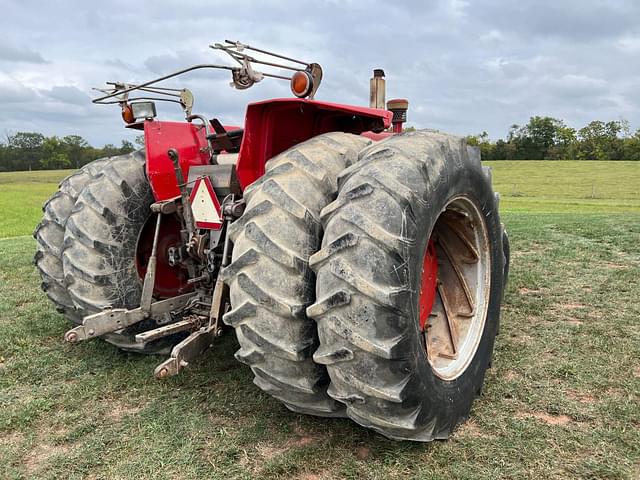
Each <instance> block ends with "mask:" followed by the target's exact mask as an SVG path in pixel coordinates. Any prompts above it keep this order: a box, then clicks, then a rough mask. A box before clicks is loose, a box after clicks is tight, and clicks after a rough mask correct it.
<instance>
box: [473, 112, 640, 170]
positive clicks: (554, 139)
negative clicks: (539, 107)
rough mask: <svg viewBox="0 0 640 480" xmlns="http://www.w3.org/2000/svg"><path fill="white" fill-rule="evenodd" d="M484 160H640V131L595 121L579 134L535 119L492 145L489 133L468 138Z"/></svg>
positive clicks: (625, 124)
mask: <svg viewBox="0 0 640 480" xmlns="http://www.w3.org/2000/svg"><path fill="white" fill-rule="evenodd" d="M467 142H468V143H470V144H472V145H476V146H479V147H480V150H481V152H482V159H483V160H640V129H638V130H637V131H636V132H635V133H633V134H632V133H631V129H630V127H629V122H627V121H626V120H614V121H610V122H603V121H600V120H594V121H593V122H590V123H589V124H587V125H586V126H584V127H583V128H580V129H578V130H576V129H575V128H571V127H568V126H566V125H565V124H564V122H563V121H562V120H558V119H557V118H552V117H539V116H535V117H531V118H530V119H529V122H528V123H527V124H526V125H523V126H520V125H512V126H511V128H510V129H509V133H508V134H507V137H506V138H505V139H504V140H503V139H500V140H497V141H495V142H494V141H492V140H491V139H489V135H488V134H487V132H482V133H481V134H479V135H471V136H469V137H467Z"/></svg>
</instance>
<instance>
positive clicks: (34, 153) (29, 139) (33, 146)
mask: <svg viewBox="0 0 640 480" xmlns="http://www.w3.org/2000/svg"><path fill="white" fill-rule="evenodd" d="M43 143H44V135H42V134H41V133H35V132H18V133H16V134H14V135H8V136H7V144H8V146H9V148H11V149H14V150H17V151H19V152H20V156H21V159H20V163H23V164H24V165H25V166H26V167H27V170H31V169H32V168H33V167H34V166H36V165H38V163H39V161H40V159H41V158H42V144H43Z"/></svg>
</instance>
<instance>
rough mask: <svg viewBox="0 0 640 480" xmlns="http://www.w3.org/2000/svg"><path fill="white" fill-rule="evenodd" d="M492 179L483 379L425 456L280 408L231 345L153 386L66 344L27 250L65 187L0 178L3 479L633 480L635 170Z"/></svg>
mask: <svg viewBox="0 0 640 480" xmlns="http://www.w3.org/2000/svg"><path fill="white" fill-rule="evenodd" d="M493 166H494V183H495V185H496V189H497V190H499V191H502V193H503V198H502V211H503V221H504V222H505V223H506V224H507V228H508V230H509V234H510V238H511V242H512V252H513V254H512V274H511V281H510V284H509V287H508V291H507V294H506V298H505V303H504V308H503V317H502V324H501V331H500V335H499V337H498V340H497V344H496V351H495V357H494V363H493V368H492V369H490V370H489V372H488V375H487V379H486V382H485V388H484V392H483V395H482V396H481V397H480V399H479V400H478V401H477V402H476V403H475V404H474V408H473V411H472V415H471V420H470V421H469V422H467V423H466V424H464V425H463V426H462V427H461V428H459V429H458V430H457V431H456V433H455V434H454V435H453V437H452V438H451V439H450V440H449V441H445V442H435V443H431V444H411V443H397V442H392V441H388V440H386V439H384V438H383V437H381V436H379V435H377V434H375V433H372V432H369V431H367V430H364V429H361V428H359V427H358V426H356V425H355V424H353V423H351V422H350V421H348V420H341V419H331V420H328V419H318V418H312V417H306V416H301V415H295V414H292V413H290V412H288V411H287V410H285V409H284V407H282V406H281V405H279V404H278V402H276V401H275V400H272V399H271V398H270V397H268V396H266V395H264V394H262V393H261V392H260V391H259V390H258V389H257V388H256V387H254V386H253V384H252V383H251V378H252V376H251V373H250V371H249V369H248V368H247V367H245V366H244V365H241V364H239V363H238V362H236V361H235V360H234V359H233V356H232V354H233V352H234V350H235V349H236V348H237V344H236V341H235V339H234V338H233V335H227V336H225V337H223V338H221V339H219V340H218V341H217V342H216V344H215V345H214V348H213V349H212V350H210V351H209V352H208V353H207V354H206V355H205V357H204V358H202V360H201V361H200V362H199V363H198V364H197V365H193V368H191V369H189V370H187V371H186V372H185V373H184V374H182V375H181V376H179V377H177V378H174V379H170V380H169V381H165V382H158V381H155V380H153V379H152V378H151V372H152V370H153V367H154V366H155V365H156V364H157V363H158V362H159V360H160V359H158V358H153V357H141V356H137V355H133V354H125V353H122V352H119V351H117V350H116V349H115V348H113V347H111V346H109V345H108V344H105V343H103V342H100V341H96V342H93V343H91V342H89V343H85V344H81V345H78V346H74V347H72V346H69V345H66V344H64V343H63V342H62V335H63V333H64V331H65V329H66V328H67V324H66V322H65V320H64V319H63V318H62V317H61V316H60V315H59V314H57V313H56V312H55V310H54V309H53V307H52V305H51V304H50V303H49V302H48V301H47V300H46V298H45V297H44V295H43V294H42V292H41V291H40V290H39V288H38V278H37V274H36V272H35V271H34V267H33V266H32V264H31V257H32V255H33V251H34V248H35V247H34V241H33V239H32V238H31V237H30V236H26V235H29V234H30V233H31V231H32V230H33V227H34V225H35V223H36V222H37V221H38V219H39V217H40V212H39V204H40V203H41V202H42V201H43V200H44V199H45V198H46V197H47V196H48V195H49V194H50V193H51V192H52V191H53V190H54V189H55V183H56V182H57V181H58V180H59V178H60V177H61V176H63V174H60V173H59V172H55V173H47V172H43V173H42V174H31V175H29V176H27V174H18V175H16V174H0V184H2V185H1V186H0V190H1V191H0V212H1V213H0V215H1V217H0V254H1V255H2V259H3V262H2V264H1V266H0V285H1V287H0V288H1V290H0V478H2V479H4V478H94V479H98V478H136V479H146V478H150V479H151V478H153V479H165V478H166V479H173V478H221V479H222V478H283V479H285V478H302V479H306V480H312V479H329V478H353V479H356V478H357V479H360V478H376V479H400V478H416V479H418V478H420V479H423V478H425V479H438V478H443V479H451V478H535V479H538V478H545V479H555V478H558V479H560V478H640V301H639V300H638V299H639V298H640V281H639V280H640V197H639V193H638V190H639V189H640V163H637V164H633V163H631V162H585V163H578V162H494V163H493ZM593 182H596V187H595V194H594V195H592V190H593ZM514 185H515V187H514ZM592 197H595V198H592Z"/></svg>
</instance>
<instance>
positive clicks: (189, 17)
mask: <svg viewBox="0 0 640 480" xmlns="http://www.w3.org/2000/svg"><path fill="white" fill-rule="evenodd" d="M0 12H1V13H0V133H2V132H9V133H14V132H17V131H39V132H42V133H44V134H46V135H59V136H63V135H68V134H80V135H82V136H84V137H85V138H86V139H88V140H89V141H90V142H91V143H92V144H94V145H102V144H104V143H116V144H119V143H120V141H121V140H122V139H123V138H132V134H131V133H130V132H129V131H127V130H125V129H124V128H123V126H122V125H123V124H122V121H121V119H120V114H119V110H118V108H117V107H114V106H98V105H92V104H91V102H90V98H91V97H92V96H93V95H94V92H92V91H91V87H95V86H101V85H102V84H103V83H104V82H105V81H106V80H122V81H128V82H135V81H142V80H145V79H149V78H153V77H154V76H158V75H161V74H164V73H166V72H169V71H171V70H173V69H178V68H181V67H183V66H187V65H190V64H195V63H202V62H219V61H221V60H224V61H225V62H226V61H227V60H226V59H224V57H222V56H221V54H219V53H217V52H214V51H213V50H211V49H209V48H208V45H209V44H210V43H214V42H216V41H222V40H223V39H225V38H229V39H234V40H241V41H243V42H244V43H248V44H250V45H254V46H258V47H263V48H266V49H271V50H274V51H277V52H281V53H286V54H289V55H291V56H295V57H299V58H301V59H302V60H306V61H314V62H318V63H320V64H321V65H322V66H323V68H324V74H325V76H324V81H323V84H322V86H321V87H320V90H319V91H318V94H317V98H318V99H321V100H329V101H338V102H345V103H353V104H358V105H366V104H367V102H368V89H369V77H370V76H371V70H372V69H373V68H376V67H381V68H384V70H385V72H386V74H387V99H389V98H394V97H406V98H408V99H409V101H410V107H409V124H411V125H414V126H416V127H430V128H437V129H440V130H444V131H447V132H451V133H458V134H464V135H466V134H471V133H478V132H481V131H483V130H486V131H487V132H489V134H490V136H491V137H492V138H494V139H495V138H500V137H504V136H505V134H506V132H507V130H508V128H509V126H510V125H511V124H513V123H519V124H522V123H525V122H526V121H527V119H528V118H529V117H530V116H532V115H551V116H554V117H557V118H561V119H564V120H565V122H566V123H567V124H569V125H571V126H573V127H581V126H583V125H584V124H586V123H587V122H589V121H591V120H594V119H601V120H617V119H620V118H625V119H627V120H629V121H630V122H631V127H632V129H634V130H635V129H637V128H640V1H615V0H607V1H588V0H579V1H578V0H575V1H574V0H562V1H560V0H556V1H549V0H537V1H533V0H519V1H506V0H503V1H498V0H493V1H491V0H487V1H464V0H440V1H411V2H403V1H395V2H393V1H389V0H387V1H385V2H380V3H378V2H373V1H364V0H361V1H355V0H354V1H339V0H333V1H331V0H324V1H322V0H316V1H313V2H304V1H297V2H293V1H268V0H262V1H256V2H242V1H232V0H229V1H226V2H216V1H209V2H204V1H203V2H195V1H186V0H182V1H179V2H178V1H177V2H169V1H163V0H154V1H148V2H145V1H131V0H127V1H108V0H105V1H100V2H94V1H88V0H82V1H80V0H68V1H65V0H59V1H56V2H44V1H30V0H21V1H12V0H0ZM228 84H229V75H228V73H226V72H223V71H213V70H206V71H201V72H200V73H197V74H192V75H190V76H185V77H182V78H181V79H178V80H176V81H175V82H173V83H172V84H171V86H177V87H188V88H190V89H192V91H193V93H194V95H195V99H196V100H195V108H194V111H196V112H199V113H203V114H205V115H206V116H208V117H213V116H215V117H217V118H219V119H221V120H222V122H223V123H231V124H233V123H235V124H240V123H242V119H243V116H244V109H245V106H246V104H247V103H248V102H250V101H255V100H260V99H266V98H270V97H282V96H290V93H289V87H288V84H287V83H286V82H283V81H280V80H272V79H266V80H264V81H263V82H261V83H260V84H257V85H256V86H254V87H253V88H252V89H250V90H247V91H236V90H233V89H231V88H229V85H228ZM161 114H162V116H163V117H165V118H174V119H179V118H180V111H179V109H178V108H177V107H175V106H169V107H162V108H161Z"/></svg>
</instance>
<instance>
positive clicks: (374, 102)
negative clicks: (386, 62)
mask: <svg viewBox="0 0 640 480" xmlns="http://www.w3.org/2000/svg"><path fill="white" fill-rule="evenodd" d="M369 88H370V90H369V92H370V95H369V106H370V107H371V108H382V109H384V108H385V102H384V100H385V88H386V87H385V80H384V70H382V69H381V68H376V69H375V70H374V71H373V77H372V78H371V80H369Z"/></svg>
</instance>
